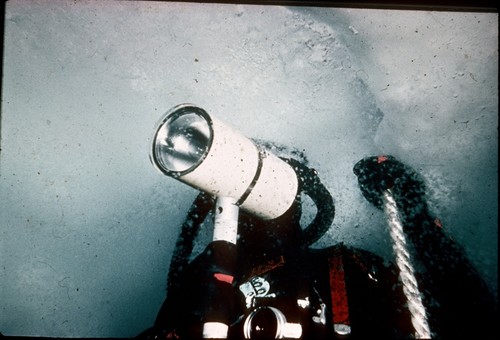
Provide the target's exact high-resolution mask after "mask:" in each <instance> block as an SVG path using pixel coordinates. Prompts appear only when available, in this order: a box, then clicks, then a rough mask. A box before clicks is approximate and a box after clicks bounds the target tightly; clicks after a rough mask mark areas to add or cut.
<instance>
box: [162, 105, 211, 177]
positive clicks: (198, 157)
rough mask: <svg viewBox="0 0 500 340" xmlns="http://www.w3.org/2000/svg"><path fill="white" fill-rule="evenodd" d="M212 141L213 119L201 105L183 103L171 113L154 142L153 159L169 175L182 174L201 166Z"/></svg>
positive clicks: (163, 122) (165, 119)
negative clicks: (211, 121)
mask: <svg viewBox="0 0 500 340" xmlns="http://www.w3.org/2000/svg"><path fill="white" fill-rule="evenodd" d="M211 142H212V129H211V125H210V118H209V117H208V115H207V114H206V112H205V111H203V110H202V109H200V108H197V107H195V106H182V107H180V108H177V109H175V110H173V111H172V112H169V113H167V115H166V117H165V118H164V119H163V121H162V122H161V124H160V126H159V127H158V129H157V131H156V135H155V139H154V144H153V161H154V163H155V164H156V166H158V167H159V168H160V170H161V171H163V172H165V173H167V174H169V175H174V176H175V175H181V174H183V173H186V172H188V171H190V170H192V169H194V168H196V166H198V164H200V163H201V162H202V161H203V159H204V158H205V156H206V155H207V153H208V151H209V150H210V145H211Z"/></svg>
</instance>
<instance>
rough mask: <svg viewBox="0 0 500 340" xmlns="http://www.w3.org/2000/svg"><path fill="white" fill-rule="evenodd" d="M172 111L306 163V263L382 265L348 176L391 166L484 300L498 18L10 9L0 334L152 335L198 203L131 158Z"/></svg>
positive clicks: (170, 8) (282, 10)
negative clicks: (330, 210)
mask: <svg viewBox="0 0 500 340" xmlns="http://www.w3.org/2000/svg"><path fill="white" fill-rule="evenodd" d="M185 102H190V103H195V104H197V105H199V106H200V107H202V108H204V109H205V110H207V111H208V112H210V113H211V114H213V115H216V116H217V117H219V118H220V119H221V120H223V121H225V122H226V123H229V124H231V125H232V126H234V127H235V128H237V129H238V130H240V131H241V132H242V133H243V134H245V135H246V136H248V137H250V138H255V139H259V140H264V141H267V142H269V143H272V144H274V145H278V146H284V147H285V148H288V149H289V150H300V151H302V152H304V154H305V156H306V157H307V159H308V161H309V164H310V166H312V167H314V168H316V169H317V170H318V171H319V176H320V178H321V180H322V182H323V183H325V185H326V186H327V188H328V189H329V190H330V191H331V193H332V195H333V197H334V200H335V205H336V216H335V220H334V222H333V225H332V226H331V228H330V230H329V232H328V233H327V234H326V235H324V236H323V238H322V239H320V240H319V241H318V242H317V243H316V244H315V247H322V246H326V245H331V244H336V243H338V242H344V243H346V244H349V245H352V246H355V247H360V248H363V249H367V250H370V251H372V252H374V253H376V254H379V255H381V256H384V257H387V258H388V259H390V257H391V249H390V240H389V237H388V232H387V228H386V224H385V220H384V215H383V213H382V212H380V211H379V210H376V209H375V208H374V207H373V206H371V205H370V204H369V203H368V202H367V201H366V200H364V199H363V197H362V195H361V193H360V190H359V188H358V186H357V182H356V178H355V176H354V174H353V172H352V167H353V165H354V164H355V162H357V161H358V160H360V159H361V158H363V157H366V156H371V155H377V154H391V155H394V156H396V157H398V158H399V159H400V160H402V161H403V162H405V163H406V164H408V165H410V166H412V167H413V168H415V169H416V170H418V171H419V172H420V173H421V174H422V176H423V177H424V178H425V180H426V184H427V188H428V193H427V194H428V200H429V203H430V205H431V208H432V210H433V212H434V213H435V214H436V215H438V216H439V217H440V219H441V221H442V223H443V225H444V227H445V228H447V229H448V230H449V233H450V234H451V235H452V236H453V237H454V238H455V239H456V240H457V241H458V242H460V243H461V244H463V245H464V247H465V250H466V252H467V254H468V256H469V257H470V258H471V259H472V261H473V262H474V263H475V264H476V266H477V267H478V269H479V270H480V272H481V274H482V275H483V276H484V277H485V279H486V280H487V281H488V282H489V284H490V285H491V287H492V289H493V290H494V291H496V290H497V282H496V278H497V264H498V256H497V251H498V241H497V237H498V223H497V218H498V210H497V205H498V189H497V187H498V177H497V175H498V14H496V13H466V12H426V11H397V10H374V9H372V10H368V9H339V8H324V7H321V8H319V7H318V8H307V7H276V6H252V5H236V4H225V5H222V4H199V3H191V4H189V3H167V2H143V1H137V2H135V1H106V2H96V1H77V2H75V1H52V2H45V1H20V0H11V1H9V2H8V3H7V5H6V13H5V36H4V64H3V84H2V116H1V119H2V120H1V159H0V166H1V168H0V171H1V173H0V174H1V177H0V203H1V207H2V208H1V209H0V232H1V249H0V251H1V256H0V258H1V266H0V272H1V277H2V279H1V281H0V285H1V289H0V301H2V303H1V306H0V308H1V309H0V332H2V334H4V335H41V336H84V337H128V336H134V335H136V334H137V333H138V332H140V331H142V330H144V329H145V328H146V327H149V326H150V325H151V324H152V322H153V321H154V318H155V316H156V313H157V312H158V308H159V306H160V305H161V303H162V302H163V299H164V297H165V279H166V276H167V270H168V264H169V260H170V255H171V253H172V250H173V247H174V244H175V240H176V238H177V235H178V232H179V229H180V225H181V223H182V221H183V219H184V218H185V214H186V212H187V209H188V208H189V206H190V204H191V202H192V201H193V199H194V198H195V196H196V195H197V192H196V190H194V189H192V188H190V187H188V186H186V185H184V184H182V183H180V182H177V181H175V180H173V179H171V178H168V177H166V176H163V175H161V174H160V173H158V172H156V171H155V169H154V168H153V166H152V165H151V163H150V161H149V158H148V156H149V145H150V142H151V140H150V139H151V137H152V133H153V128H154V125H155V123H156V121H157V119H158V118H159V117H160V116H161V115H162V114H163V113H164V112H165V111H167V110H168V109H170V108H171V107H172V106H174V105H177V104H180V103H185ZM307 214H313V212H310V213H308V212H307V211H306V215H307ZM305 217H306V218H307V216H305ZM204 241H205V239H204V238H203V235H202V236H201V239H200V240H199V242H200V244H203V242H204Z"/></svg>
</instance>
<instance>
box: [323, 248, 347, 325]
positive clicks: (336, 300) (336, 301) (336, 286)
mask: <svg viewBox="0 0 500 340" xmlns="http://www.w3.org/2000/svg"><path fill="white" fill-rule="evenodd" d="M328 266H329V269H330V295H331V299H332V314H333V324H334V325H346V326H350V321H349V305H348V303H347V291H346V285H345V273H344V263H343V260H342V250H341V249H340V250H336V251H335V252H334V253H333V254H332V255H331V256H330V257H329V258H328Z"/></svg>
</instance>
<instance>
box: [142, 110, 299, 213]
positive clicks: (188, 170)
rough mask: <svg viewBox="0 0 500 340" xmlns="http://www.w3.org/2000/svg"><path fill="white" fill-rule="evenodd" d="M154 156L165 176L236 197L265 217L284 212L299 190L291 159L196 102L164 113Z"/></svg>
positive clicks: (155, 143) (239, 203) (243, 205)
mask: <svg viewBox="0 0 500 340" xmlns="http://www.w3.org/2000/svg"><path fill="white" fill-rule="evenodd" d="M151 160H152V162H153V164H154V165H155V166H156V167H157V168H158V169H159V170H160V171H161V172H163V173H164V174H166V175H168V176H172V177H174V178H177V179H178V180H180V181H182V182H184V183H186V184H189V185H190V186H192V187H194V188H196V189H199V190H201V191H204V192H207V193H210V194H213V195H215V196H227V197H233V198H235V199H236V200H237V204H238V205H239V206H240V208H241V209H243V210H245V211H247V212H249V213H252V214H254V215H256V216H258V217H260V218H263V219H274V218H277V217H279V216H281V215H283V214H284V213H285V212H286V211H287V210H288V209H289V208H290V207H291V205H292V204H293V202H294V200H295V198H296V196H297V192H298V179H297V175H296V173H295V171H294V170H293V169H292V167H291V166H290V165H289V164H288V163H286V162H285V161H283V160H281V159H280V158H278V157H277V156H275V155H273V154H271V153H269V152H267V151H265V150H260V149H259V148H258V147H257V146H256V145H255V143H254V142H253V141H252V140H250V139H248V138H246V137H244V136H243V135H241V134H240V133H239V132H237V131H236V130H234V129H233V128H232V127H230V126H228V125H226V124H224V123H222V122H221V121H219V120H218V119H217V118H215V117H213V116H210V115H209V114H208V113H207V112H206V111H205V110H203V109H201V108H199V107H197V106H195V105H191V104H181V105H178V106H176V107H174V108H173V109H171V110H170V111H168V112H167V113H166V114H165V115H163V116H162V117H161V119H160V121H159V122H158V124H157V127H156V131H155V134H154V138H153V145H152V150H151Z"/></svg>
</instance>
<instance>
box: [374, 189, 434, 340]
mask: <svg viewBox="0 0 500 340" xmlns="http://www.w3.org/2000/svg"><path fill="white" fill-rule="evenodd" d="M383 198H384V210H385V213H386V214H387V216H388V218H389V227H390V228H389V232H390V235H391V238H392V248H393V250H394V255H395V257H396V264H397V266H398V269H399V278H400V280H401V282H402V283H403V292H404V294H405V297H406V299H407V300H408V309H409V310H410V314H411V322H412V325H413V327H414V328H415V338H416V339H430V338H431V331H430V328H429V325H428V323H427V312H426V310H425V307H424V305H423V303H422V296H421V293H420V291H419V289H418V284H417V280H416V279H415V270H414V269H413V265H412V264H411V258H410V257H411V256H410V253H409V251H408V248H407V246H406V237H405V234H404V231H403V226H402V223H401V220H400V219H399V215H398V209H397V206H396V201H395V200H394V197H393V195H392V192H391V191H390V190H386V191H384V193H383Z"/></svg>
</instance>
